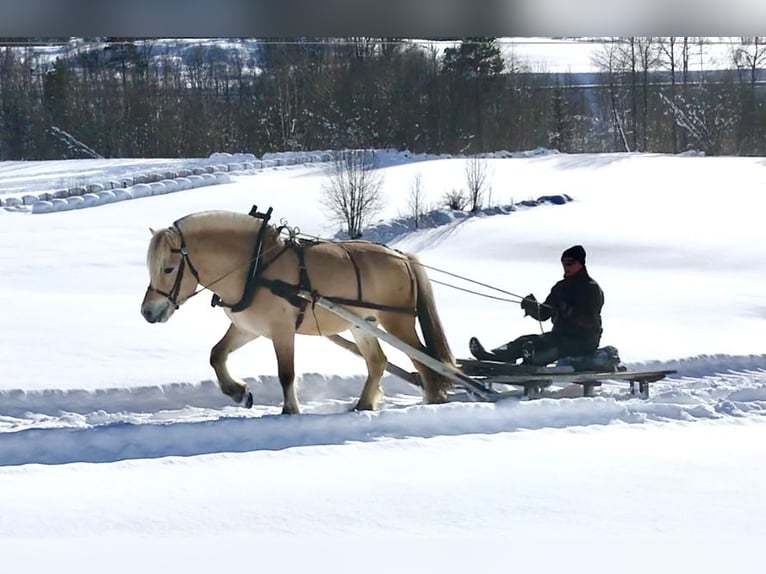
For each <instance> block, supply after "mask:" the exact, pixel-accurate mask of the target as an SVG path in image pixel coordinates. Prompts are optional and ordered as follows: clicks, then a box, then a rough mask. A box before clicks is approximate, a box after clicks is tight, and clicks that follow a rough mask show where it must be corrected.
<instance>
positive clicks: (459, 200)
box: [442, 189, 468, 211]
mask: <svg viewBox="0 0 766 574" xmlns="http://www.w3.org/2000/svg"><path fill="white" fill-rule="evenodd" d="M442 201H444V205H446V206H447V207H448V208H449V209H452V210H454V211H463V210H464V209H465V206H466V205H467V203H468V198H467V197H466V195H465V193H463V191H462V190H460V189H452V190H450V191H448V192H447V193H445V194H444V197H443V198H442Z"/></svg>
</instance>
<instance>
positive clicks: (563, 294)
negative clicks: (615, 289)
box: [469, 245, 604, 365]
mask: <svg viewBox="0 0 766 574" xmlns="http://www.w3.org/2000/svg"><path fill="white" fill-rule="evenodd" d="M561 265H562V266H563V267H564V278H563V279H562V280H561V281H559V282H558V283H556V284H555V285H554V286H553V288H552V289H551V292H550V294H549V295H548V297H546V299H545V302H543V303H538V302H537V299H536V298H535V296H534V295H532V294H530V295H527V296H526V297H524V299H523V300H522V301H521V308H522V309H524V316H527V315H529V316H531V317H533V318H535V319H537V320H538V321H546V320H548V319H551V322H552V323H553V328H552V329H551V330H550V332H548V333H543V334H542V335H523V336H521V337H519V338H518V339H515V340H514V341H511V342H509V343H506V344H505V345H503V346H501V347H498V348H497V349H494V350H493V351H492V352H489V351H486V350H485V349H484V347H483V346H482V344H481V343H480V342H479V340H478V339H477V338H476V337H471V340H470V341H469V348H470V350H471V354H472V355H473V356H474V357H476V358H477V359H479V360H483V361H503V362H509V363H515V362H516V360H517V359H519V358H522V357H523V358H524V363H525V364H532V365H547V364H549V363H552V362H554V361H556V360H558V359H559V358H561V357H569V356H578V355H587V354H590V353H592V352H594V351H595V350H596V349H597V348H598V344H599V341H600V340H601V332H602V328H601V308H602V307H603V306H604V293H603V291H601V287H599V285H598V283H596V282H595V281H594V280H593V279H592V278H591V277H590V275H588V270H587V268H586V267H585V249H583V247H582V246H581V245H574V246H573V247H570V248H569V249H567V250H565V251H564V252H563V253H562V254H561Z"/></svg>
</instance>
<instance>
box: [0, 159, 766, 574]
mask: <svg viewBox="0 0 766 574" xmlns="http://www.w3.org/2000/svg"><path fill="white" fill-rule="evenodd" d="M217 159H218V160H220V158H217ZM271 159H274V158H271ZM282 159H286V157H285V156H282ZM316 159H317V158H314V159H312V160H311V161H306V162H304V163H298V164H294V165H277V163H283V164H288V163H290V162H288V161H282V162H271V163H267V164H265V166H264V165H263V164H261V165H260V167H258V168H248V169H243V170H239V171H233V172H231V173H230V174H229V175H228V176H227V178H226V180H221V179H219V180H216V181H215V185H200V186H198V187H190V188H185V189H182V188H181V187H180V186H175V187H174V188H172V189H170V190H166V191H165V192H163V193H161V194H157V195H149V196H146V197H135V198H133V199H126V197H127V196H123V199H122V200H117V199H119V198H116V199H115V200H113V201H109V202H101V203H100V204H97V205H96V204H94V205H93V206H91V207H85V206H84V204H82V205H77V206H76V208H71V209H63V210H60V211H56V210H54V211H53V212H51V213H32V210H31V209H22V208H20V207H19V206H18V205H15V204H14V205H13V206H7V203H6V204H5V205H6V206H7V208H6V207H5V206H4V207H0V234H1V235H2V240H3V249H2V251H0V269H1V270H2V277H3V280H2V282H0V300H2V302H3V309H2V313H1V314H0V556H2V559H1V560H0V562H1V563H2V564H3V570H6V569H7V570H8V571H16V570H23V571H26V572H43V571H46V572H47V571H50V570H57V569H61V568H62V567H64V566H63V565H66V567H65V571H68V570H70V569H71V570H75V569H76V570H78V571H82V572H96V571H102V570H103V569H104V568H108V569H109V570H110V571H111V572H136V571H139V570H140V571H157V570H159V569H160V568H163V569H165V568H168V567H172V568H174V569H179V570H181V571H184V572H189V573H191V572H204V571H209V570H210V569H211V568H217V569H224V568H226V567H227V566H232V567H242V566H243V565H244V566H245V567H246V568H248V569H254V570H257V571H261V570H267V569H275V568H279V569H280V570H282V571H284V570H286V571H288V572H303V571H316V572H392V571H399V572H422V571H434V572H461V573H464V572H466V570H468V569H471V570H473V571H478V572H508V571H510V570H512V569H514V568H518V567H522V568H525V570H527V571H536V572H549V571H550V572H552V571H558V570H562V569H565V570H566V571H575V572H589V573H593V572H608V573H614V572H646V571H647V570H648V569H651V570H652V571H653V572H693V573H695V574H696V573H700V572H721V571H729V572H738V573H739V572H743V573H744V572H760V571H761V570H762V565H761V562H762V557H761V552H760V544H761V540H762V538H763V536H764V534H766V497H764V495H763V485H762V480H763V476H765V475H766V418H764V416H763V415H764V414H765V413H766V354H765V353H766V351H765V350H764V343H763V342H764V340H765V338H764V335H766V300H765V299H764V290H763V286H764V285H766V267H765V266H764V263H763V262H764V260H765V257H764V256H766V248H764V244H763V231H762V217H763V215H762V214H763V213H764V210H765V209H766V194H764V192H763V191H764V189H766V160H764V159H763V158H722V157H717V158H705V157H692V156H689V157H682V156H668V155H654V154H652V155H650V154H600V155H599V154H584V155H565V154H546V153H540V154H520V155H519V157H497V158H492V159H488V160H487V167H488V170H489V174H490V177H491V198H488V199H489V201H490V202H491V203H492V204H493V205H496V206H505V209H503V210H500V209H496V210H487V211H486V212H484V213H482V214H480V215H478V216H475V217H444V218H443V219H444V220H446V221H447V223H446V224H444V225H439V226H434V227H431V228H427V229H420V230H415V229H413V228H412V227H411V226H410V227H408V226H407V222H406V220H404V219H402V218H403V217H404V216H406V215H407V213H408V210H407V204H408V200H409V190H410V187H411V185H412V183H413V181H414V179H415V177H416V176H417V175H420V177H421V181H422V187H423V190H424V191H425V193H426V195H427V200H428V202H429V203H431V204H433V205H436V204H438V202H439V200H440V199H441V198H442V196H443V195H444V194H445V193H446V192H448V191H451V190H452V189H455V188H460V187H464V186H465V165H466V160H465V159H463V158H459V157H434V156H412V155H410V154H401V153H382V154H381V159H382V160H383V166H384V167H383V175H384V178H385V180H384V189H383V191H384V195H385V199H386V207H385V209H384V211H383V212H382V213H381V214H380V215H379V218H378V219H379V220H380V221H379V222H378V223H377V224H376V226H375V228H374V229H372V230H370V232H369V233H368V234H367V235H366V237H367V238H370V239H376V238H379V237H385V238H386V242H387V243H389V244H390V245H392V246H393V247H396V248H398V249H402V250H408V251H413V252H416V253H418V255H419V257H420V258H421V260H422V261H423V263H425V264H427V265H429V266H430V267H432V268H434V269H433V270H430V271H429V274H430V276H431V277H432V278H433V279H437V280H439V281H445V282H448V283H452V284H454V285H456V286H459V287H463V288H469V289H475V290H480V291H484V292H487V293H489V294H493V295H497V292H491V291H489V290H486V289H482V288H479V287H477V286H476V285H475V284H472V283H468V282H461V281H458V280H457V279H455V278H454V277H451V276H449V275H444V274H440V273H439V272H438V271H437V270H444V271H448V272H450V273H454V274H458V275H462V276H465V277H468V278H471V279H473V280H476V281H481V282H483V283H486V284H489V285H493V286H496V287H498V288H501V289H503V290H505V291H508V292H511V293H515V294H519V295H526V294H527V293H529V292H534V293H535V294H536V295H537V296H538V298H542V297H544V296H545V295H546V294H547V292H548V290H549V288H550V287H551V286H552V285H553V283H555V282H556V281H557V280H558V279H559V278H560V276H561V268H560V264H559V257H560V253H561V251H562V250H563V249H565V248H566V247H569V246H570V245H572V244H575V243H580V244H582V245H583V246H585V248H586V250H587V252H588V257H587V263H588V268H589V270H590V273H591V274H592V276H593V277H594V278H595V279H596V280H597V281H598V282H599V283H600V284H601V286H602V288H603V289H604V292H605V296H606V305H605V307H604V313H603V317H604V336H603V338H602V344H612V345H615V346H617V347H618V348H619V350H620V354H621V356H622V359H623V361H624V362H626V363H627V364H628V365H629V366H630V367H635V368H645V367H650V368H672V369H677V370H678V373H677V374H676V375H674V376H673V377H671V378H668V379H665V380H664V381H662V382H659V383H655V384H653V385H652V388H651V397H650V398H649V399H648V400H640V399H636V398H631V397H630V395H629V394H628V389H627V386H626V385H625V384H623V383H618V382H607V383H606V384H604V386H603V387H601V388H600V389H597V391H596V396H594V397H592V398H582V397H579V398H577V397H575V395H574V394H573V393H572V390H571V389H569V388H555V389H552V390H551V391H550V392H549V393H548V394H547V395H546V396H544V397H543V398H542V399H538V400H534V401H526V400H517V399H509V400H507V401H504V402H501V403H498V404H488V403H481V402H453V403H450V404H447V405H441V406H430V405H423V404H422V401H421V396H420V393H419V391H418V390H417V389H416V388H414V387H411V386H409V385H408V384H407V383H405V382H402V381H400V380H398V379H396V378H394V377H393V376H390V375H387V376H386V378H385V379H384V388H385V391H386V399H385V401H384V403H383V406H382V409H381V410H380V411H378V412H375V413H367V412H365V413H357V412H352V411H350V409H351V407H352V405H353V404H354V402H355V400H356V398H357V397H358V393H359V391H360V389H361V386H362V382H363V380H364V374H363V373H364V368H363V364H362V361H361V360H360V359H357V358H356V357H354V356H352V355H350V354H348V353H347V352H345V351H343V350H341V349H339V348H337V347H335V346H334V345H332V343H330V342H328V341H325V340H322V339H316V338H308V337H303V338H299V340H298V342H297V348H296V370H297V373H298V379H299V398H300V401H301V405H302V407H303V412H304V414H302V415H298V416H292V417H287V416H282V415H279V414H278V413H279V412H280V409H281V390H280V388H279V383H278V381H277V378H276V361H275V358H274V354H273V351H272V349H271V345H270V343H269V341H268V340H265V339H263V340H262V339H259V340H256V341H254V342H252V343H250V344H249V345H247V346H245V347H244V348H243V349H241V350H239V351H237V352H236V353H235V354H233V355H232V356H231V359H230V362H229V363H230V368H231V370H232V372H233V373H234V374H236V375H238V376H240V377H242V378H244V379H245V380H246V381H247V382H248V384H249V385H250V388H251V390H252V391H253V393H254V396H255V405H254V407H253V408H252V409H250V410H245V409H243V408H241V407H239V406H237V405H234V404H232V403H230V402H229V399H227V398H226V397H224V396H223V395H222V394H221V393H220V391H219V390H218V388H217V385H216V383H215V382H214V378H213V377H214V375H213V372H212V369H211V368H210V366H209V364H208V355H209V351H210V348H211V346H212V345H213V344H215V343H216V342H217V341H218V339H219V338H220V337H221V336H222V335H223V333H224V332H225V330H226V328H227V326H228V321H227V319H226V317H225V315H224V314H223V312H222V311H221V310H219V309H212V308H211V307H210V305H209V298H208V296H207V295H202V296H200V297H196V298H194V299H192V300H191V301H189V302H188V303H187V304H186V305H184V306H183V307H182V308H181V309H180V310H179V311H177V312H176V314H175V315H174V316H173V317H172V318H171V320H170V321H169V322H168V323H166V324H161V325H150V324H148V323H146V322H145V321H144V320H143V318H142V317H141V315H140V313H139V306H140V303H141V300H142V298H143V294H144V290H145V289H146V286H147V282H148V274H147V271H146V267H145V256H146V248H147V246H148V242H149V238H150V234H149V227H152V228H155V229H157V228H162V227H166V226H168V225H170V224H171V223H172V222H173V221H175V220H176V219H177V218H179V217H182V216H184V215H186V214H188V213H191V212H195V211H200V210H205V209H229V210H232V211H239V212H247V211H249V209H250V207H251V206H252V205H253V204H257V205H258V206H259V208H260V209H262V210H263V209H266V208H268V207H269V206H271V207H273V208H274V221H276V222H278V221H280V220H281V219H285V220H286V221H287V222H288V223H289V224H290V225H293V226H298V227H300V230H301V231H302V232H303V233H306V234H311V235H317V236H322V237H332V236H334V234H335V233H336V232H337V228H336V227H335V226H333V225H331V224H330V223H329V222H328V219H327V216H326V214H325V213H324V212H323V211H322V208H321V206H320V201H319V199H320V196H321V189H322V183H323V182H324V181H325V178H326V174H327V170H328V167H329V164H327V163H326V162H323V161H316ZM320 159H321V158H320ZM87 162H88V163H87V164H84V163H82V161H72V162H0V199H4V200H5V201H6V202H7V200H8V198H12V197H19V198H20V197H22V196H24V195H30V194H33V195H35V194H36V195H38V196H39V194H43V193H46V192H50V191H52V190H54V189H60V188H61V187H62V185H64V186H70V183H75V184H76V185H87V184H88V183H89V182H92V181H96V180H98V181H109V180H115V181H117V180H120V179H121V178H125V177H129V176H130V174H131V173H138V172H141V173H144V172H146V171H150V170H152V169H159V167H158V165H156V164H157V163H161V164H163V165H162V166H161V169H163V170H170V169H193V168H194V167H195V166H208V165H210V164H211V163H215V164H220V161H216V162H212V161H211V160H210V159H200V160H168V161H167V162H164V163H163V162H162V161H161V160H157V161H154V160H152V161H150V160H145V161H143V160H131V161H130V162H127V161H125V160H87ZM176 163H177V164H179V165H170V164H176ZM181 163H182V164H183V165H180V164H181ZM86 167H87V169H86ZM208 183H212V182H208ZM554 194H567V195H568V196H569V197H571V198H572V201H569V202H566V203H564V204H563V205H556V204H554V203H551V202H541V203H540V204H539V205H534V206H529V207H525V206H522V205H520V202H522V201H525V200H534V199H537V198H539V197H541V196H544V195H554ZM12 203H13V202H12ZM30 205H31V204H30ZM510 205H514V206H515V207H516V208H515V209H513V210H510V209H508V206H510ZM498 212H499V213H498ZM397 221H399V225H395V223H396V222H397ZM392 229H397V230H398V231H397V232H396V233H393V234H392V231H391V230H392ZM434 290H435V295H436V300H437V304H438V307H439V311H440V314H441V317H442V320H443V322H444V326H445V329H446V332H447V335H448V338H449V341H450V344H451V346H452V348H453V351H454V353H455V355H456V356H458V357H463V356H466V355H467V341H468V338H469V337H470V336H471V335H479V336H480V337H481V339H482V340H483V341H485V343H486V344H487V345H488V346H496V345H499V344H500V343H503V342H505V341H507V340H509V339H511V338H514V337H515V336H517V335H520V334H523V333H533V332H539V329H540V326H539V325H538V324H537V323H536V322H534V321H532V320H531V319H529V318H526V319H525V318H523V317H522V311H521V310H520V309H519V307H518V305H517V304H516V303H508V302H502V301H497V300H492V299H487V298H482V297H480V296H477V295H472V294H469V293H466V292H464V291H459V290H455V289H452V288H450V287H448V286H444V285H440V284H437V285H435V286H434ZM511 298H512V297H511ZM385 348H386V351H387V354H388V355H389V358H390V359H391V361H392V362H394V363H396V364H399V365H401V366H403V367H405V368H407V369H409V368H410V365H409V364H408V363H407V360H406V358H405V357H403V356H402V355H401V354H400V353H398V352H396V351H394V350H392V349H390V348H389V347H385Z"/></svg>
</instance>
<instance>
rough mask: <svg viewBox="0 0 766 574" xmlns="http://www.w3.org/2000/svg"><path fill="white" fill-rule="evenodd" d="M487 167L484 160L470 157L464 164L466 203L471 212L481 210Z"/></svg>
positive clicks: (485, 186)
mask: <svg viewBox="0 0 766 574" xmlns="http://www.w3.org/2000/svg"><path fill="white" fill-rule="evenodd" d="M488 171H489V166H488V163H487V160H486V159H485V158H481V157H479V156H473V157H471V158H470V159H469V160H468V161H467V162H466V164H465V182H466V187H467V189H468V202H469V203H470V204H471V211H472V212H474V213H476V212H477V211H479V209H481V205H482V202H483V201H484V192H485V190H486V188H487V178H488Z"/></svg>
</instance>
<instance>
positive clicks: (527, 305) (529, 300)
mask: <svg viewBox="0 0 766 574" xmlns="http://www.w3.org/2000/svg"><path fill="white" fill-rule="evenodd" d="M537 306H538V303H537V298H536V297H535V296H534V294H532V293H530V294H529V295H527V296H526V297H524V298H523V299H522V300H521V308H522V309H524V316H525V317H526V316H527V315H531V314H532V312H533V311H532V310H533V309H534V310H535V311H536V310H537Z"/></svg>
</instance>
